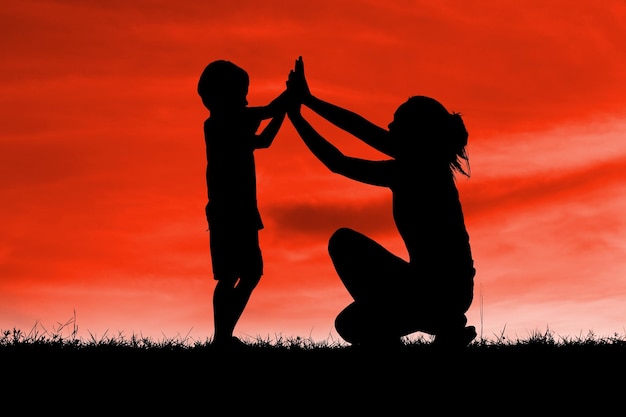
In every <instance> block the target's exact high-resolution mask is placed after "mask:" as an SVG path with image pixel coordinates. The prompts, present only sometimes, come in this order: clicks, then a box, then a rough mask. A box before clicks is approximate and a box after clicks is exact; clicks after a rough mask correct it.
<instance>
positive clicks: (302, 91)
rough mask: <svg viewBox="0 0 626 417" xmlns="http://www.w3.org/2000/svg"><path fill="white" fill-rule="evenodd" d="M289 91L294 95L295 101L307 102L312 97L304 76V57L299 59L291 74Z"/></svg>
mask: <svg viewBox="0 0 626 417" xmlns="http://www.w3.org/2000/svg"><path fill="white" fill-rule="evenodd" d="M287 89H288V90H290V91H291V92H292V94H293V97H294V98H295V100H297V101H299V102H301V103H302V102H306V101H307V100H308V99H309V98H310V97H311V91H310V90H309V86H308V84H307V81H306V78H305V76H304V62H303V61H302V57H301V56H300V57H298V59H297V60H296V64H295V66H294V69H293V70H291V71H290V72H289V79H288V80H287Z"/></svg>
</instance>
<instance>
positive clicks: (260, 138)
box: [254, 111, 286, 149]
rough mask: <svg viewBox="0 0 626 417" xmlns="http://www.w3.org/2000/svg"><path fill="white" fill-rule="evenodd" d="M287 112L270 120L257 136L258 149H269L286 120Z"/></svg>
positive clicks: (256, 146)
mask: <svg viewBox="0 0 626 417" xmlns="http://www.w3.org/2000/svg"><path fill="white" fill-rule="evenodd" d="M285 115H286V112H285V111H282V112H281V113H279V114H277V115H276V116H274V117H273V118H272V120H270V122H269V123H268V124H267V126H265V129H263V130H262V131H261V133H259V134H258V135H257V136H256V143H255V146H254V147H255V148H256V149H264V148H269V147H270V145H271V144H272V142H273V141H274V138H275V137H276V135H277V134H278V131H279V130H280V127H281V126H282V124H283V121H284V120H285Z"/></svg>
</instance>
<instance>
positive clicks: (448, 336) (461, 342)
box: [432, 326, 476, 349]
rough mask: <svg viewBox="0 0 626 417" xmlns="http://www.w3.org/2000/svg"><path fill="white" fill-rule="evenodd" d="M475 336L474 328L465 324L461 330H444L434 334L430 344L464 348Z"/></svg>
mask: <svg viewBox="0 0 626 417" xmlns="http://www.w3.org/2000/svg"><path fill="white" fill-rule="evenodd" d="M475 337H476V328H475V327H474V326H466V327H464V328H463V329H462V330H461V331H454V332H445V333H440V334H438V335H436V336H435V340H433V342H432V345H433V346H435V347H438V348H444V349H448V348H452V349H455V348H464V347H466V346H467V345H469V344H470V343H471V341H472V340H474V338H475Z"/></svg>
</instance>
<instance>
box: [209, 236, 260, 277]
mask: <svg viewBox="0 0 626 417" xmlns="http://www.w3.org/2000/svg"><path fill="white" fill-rule="evenodd" d="M209 245H210V248H211V262H212V265H213V278H214V279H216V280H218V281H219V280H220V279H228V278H231V279H234V278H244V279H245V278H247V277H254V278H258V277H260V276H261V275H263V256H262V254H261V247H260V245H259V231H258V230H254V229H253V230H233V229H226V230H224V229H221V228H213V229H210V230H209Z"/></svg>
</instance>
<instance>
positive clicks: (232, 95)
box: [198, 60, 250, 111]
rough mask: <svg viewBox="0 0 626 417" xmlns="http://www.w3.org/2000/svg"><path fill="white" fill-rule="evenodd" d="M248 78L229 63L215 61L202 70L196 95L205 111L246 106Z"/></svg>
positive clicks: (242, 71) (238, 68) (240, 69)
mask: <svg viewBox="0 0 626 417" xmlns="http://www.w3.org/2000/svg"><path fill="white" fill-rule="evenodd" d="M249 84H250V77H249V76H248V73H247V72H246V71H245V70H244V69H243V68H241V67H238V66H237V65H235V64H233V63H232V62H230V61H225V60H217V61H213V62H211V63H210V64H209V65H207V66H206V68H204V71H202V74H201V75H200V80H199V81H198V94H199V95H200V98H202V103H204V105H205V106H206V108H207V109H209V110H210V111H213V110H215V109H233V108H240V107H245V106H247V105H248V100H247V99H246V96H247V95H248V86H249Z"/></svg>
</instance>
